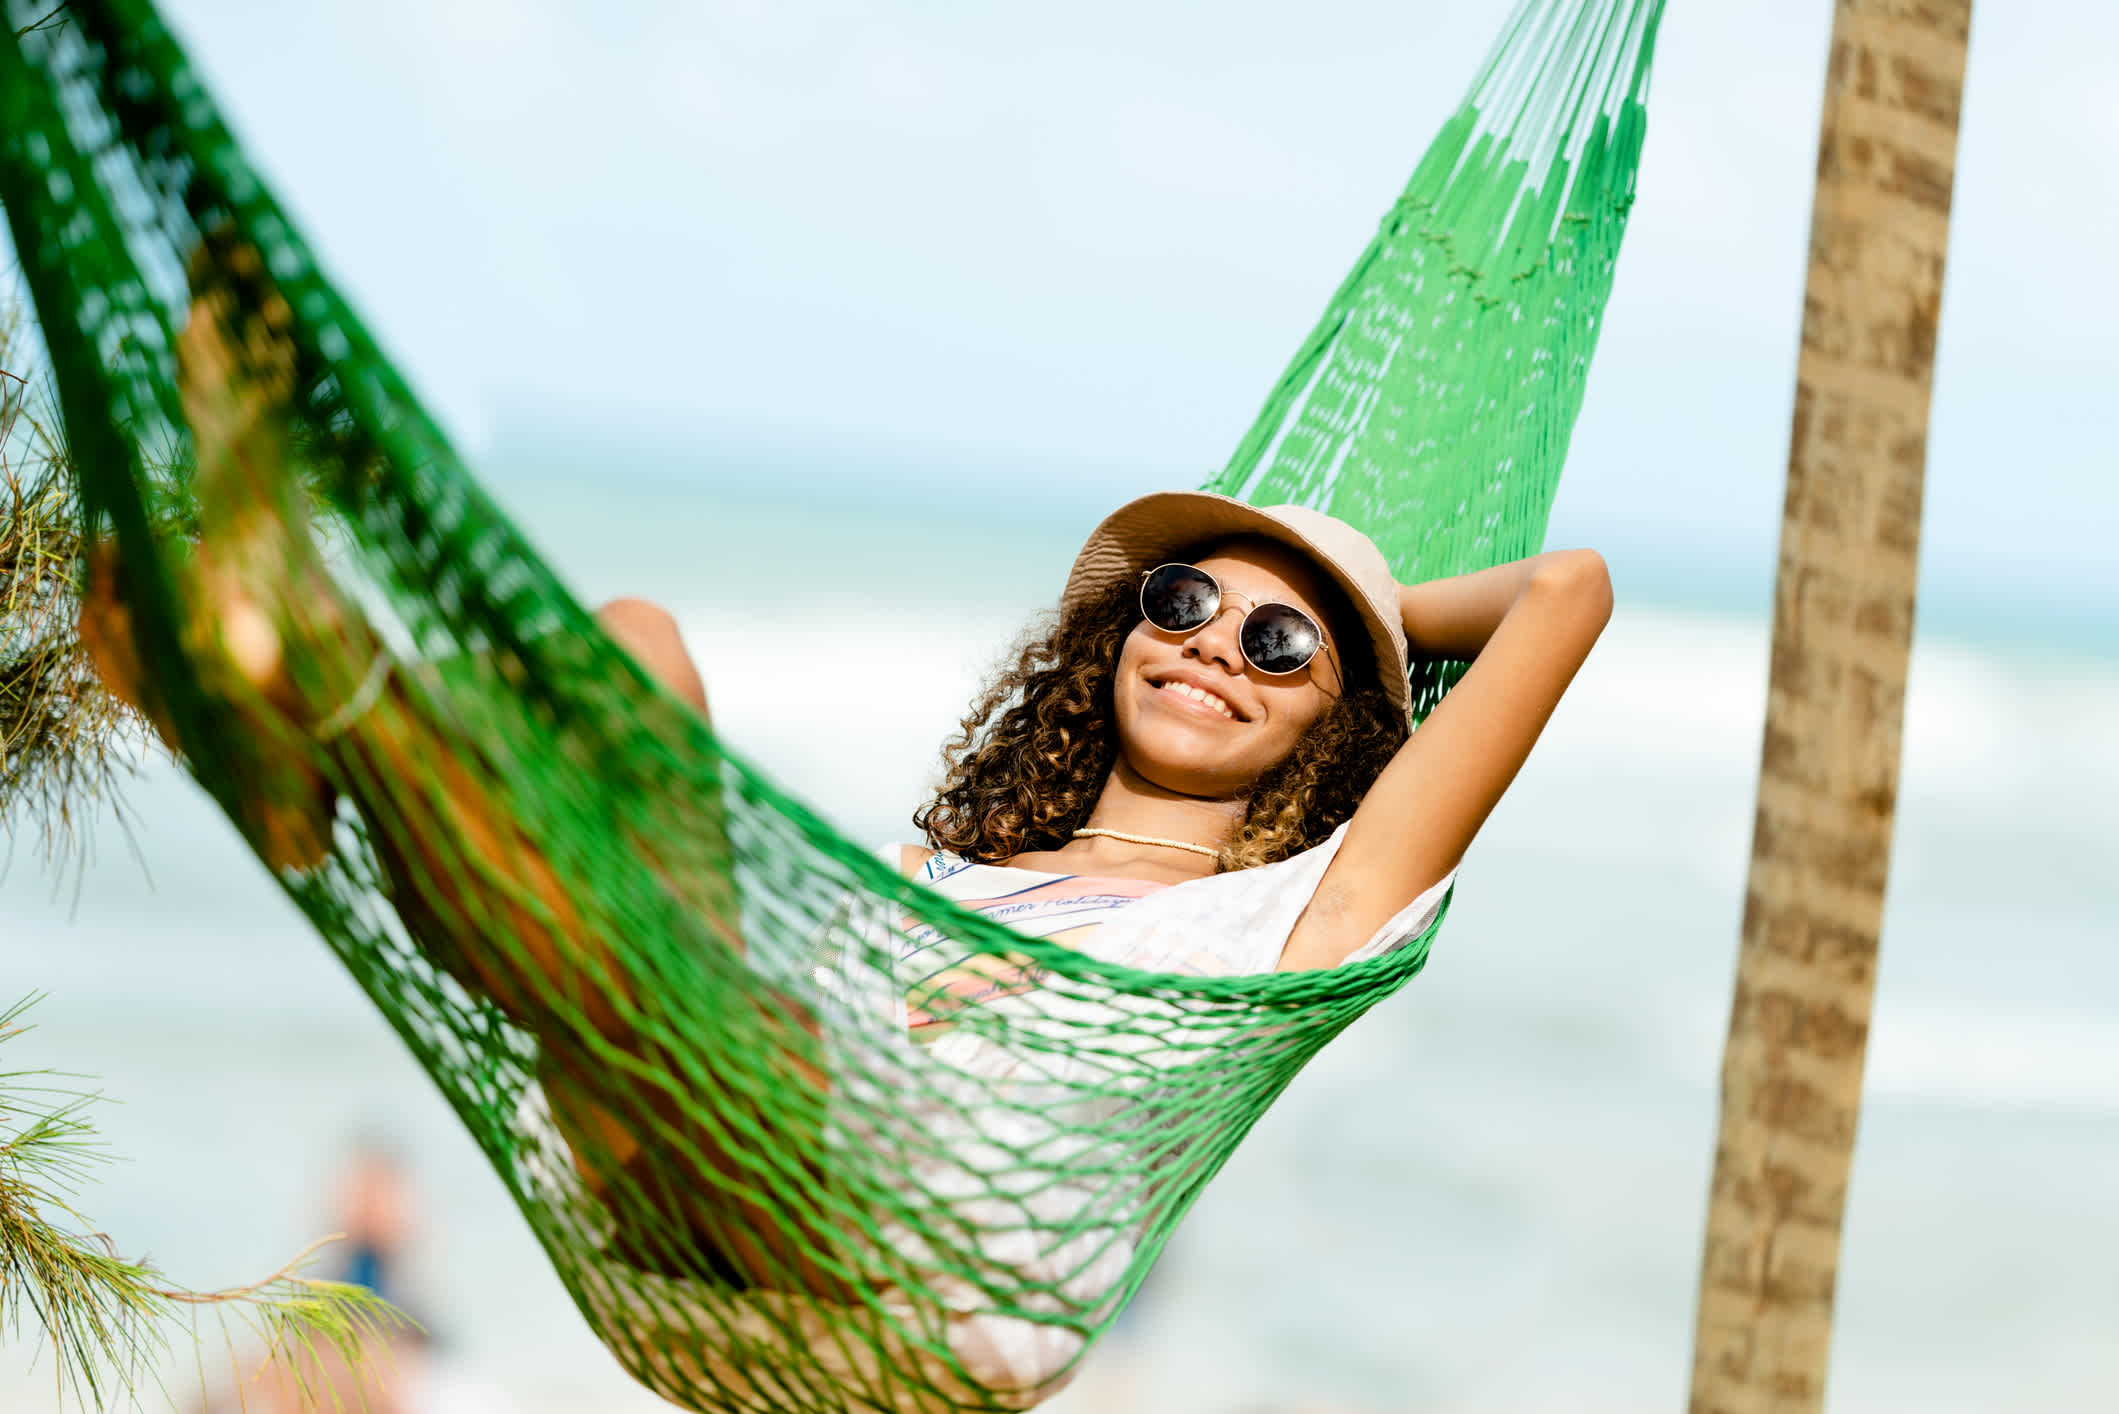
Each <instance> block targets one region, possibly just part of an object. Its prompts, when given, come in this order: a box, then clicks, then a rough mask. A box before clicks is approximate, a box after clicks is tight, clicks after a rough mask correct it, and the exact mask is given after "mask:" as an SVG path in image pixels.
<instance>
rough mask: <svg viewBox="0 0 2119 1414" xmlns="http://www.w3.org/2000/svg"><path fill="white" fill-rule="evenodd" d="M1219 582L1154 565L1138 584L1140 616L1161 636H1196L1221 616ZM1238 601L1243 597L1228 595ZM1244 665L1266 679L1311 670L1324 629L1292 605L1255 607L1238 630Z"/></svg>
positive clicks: (1183, 568)
mask: <svg viewBox="0 0 2119 1414" xmlns="http://www.w3.org/2000/svg"><path fill="white" fill-rule="evenodd" d="M1224 597H1225V596H1224V595H1223V593H1222V588H1221V583H1220V581H1218V580H1216V579H1215V578H1214V576H1213V575H1211V574H1208V573H1207V572H1206V571H1205V570H1203V569H1201V568H1200V567H1199V566H1198V565H1184V564H1168V565H1157V566H1156V567H1155V568H1154V569H1152V570H1149V571H1147V572H1146V573H1145V574H1143V575H1142V576H1141V579H1140V612H1141V616H1142V617H1143V618H1145V619H1147V621H1148V622H1149V623H1151V624H1153V625H1155V627H1157V628H1159V629H1161V630H1162V631H1163V632H1164V633H1195V632H1197V631H1198V630H1200V629H1202V628H1205V627H1206V626H1207V625H1208V624H1210V623H1212V622H1214V620H1215V619H1216V618H1217V617H1219V616H1220V614H1221V601H1222V599H1223V598H1224ZM1226 597H1231V598H1237V599H1241V598H1243V597H1244V596H1242V595H1240V594H1238V595H1231V596H1226ZM1236 646H1237V647H1238V648H1239V649H1241V650H1242V651H1243V660H1244V661H1245V662H1246V663H1249V664H1250V665H1251V666H1252V667H1254V668H1256V669H1257V670H1258V671H1259V672H1261V673H1264V674H1265V675H1266V676H1267V677H1272V678H1283V677H1286V676H1287V675H1288V674H1290V673H1299V672H1301V671H1302V670H1303V669H1304V668H1306V667H1308V666H1309V665H1310V660H1311V659H1312V658H1315V657H1316V656H1317V650H1318V649H1320V648H1324V647H1325V642H1324V630H1323V628H1321V627H1319V625H1318V623H1317V620H1315V619H1313V618H1311V617H1310V616H1309V615H1308V614H1305V613H1304V612H1302V610H1300V609H1298V608H1296V607H1295V606H1294V605H1293V604H1282V603H1278V602H1275V601H1272V600H1268V601H1267V602H1265V603H1263V604H1257V603H1253V604H1252V605H1251V612H1249V613H1248V614H1245V615H1244V616H1243V623H1242V624H1241V625H1240V626H1239V627H1238V628H1237V631H1236Z"/></svg>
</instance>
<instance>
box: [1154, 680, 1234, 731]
mask: <svg viewBox="0 0 2119 1414" xmlns="http://www.w3.org/2000/svg"><path fill="white" fill-rule="evenodd" d="M1162 690H1163V691H1164V692H1174V693H1176V694H1177V695H1178V696H1179V697H1189V698H1191V699H1192V700H1193V701H1194V702H1204V703H1206V704H1207V705H1208V706H1209V707H1212V708H1213V709H1214V710H1215V711H1217V712H1219V713H1221V715H1222V716H1224V717H1227V718H1228V719H1229V720H1230V721H1234V720H1236V714H1235V713H1234V712H1233V711H1231V710H1230V709H1229V704H1228V703H1226V702H1224V701H1222V700H1221V699H1220V698H1219V697H1216V696H1215V695H1214V694H1213V693H1211V692H1208V691H1206V690H1205V689H1204V688H1197V687H1192V686H1190V685H1188V684H1186V683H1181V682H1166V683H1163V684H1162Z"/></svg>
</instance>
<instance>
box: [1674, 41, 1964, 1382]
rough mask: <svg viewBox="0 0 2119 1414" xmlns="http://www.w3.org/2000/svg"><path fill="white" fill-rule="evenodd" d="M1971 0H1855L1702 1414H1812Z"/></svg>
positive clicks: (1818, 208)
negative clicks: (1766, 1413) (1796, 1413)
mask: <svg viewBox="0 0 2119 1414" xmlns="http://www.w3.org/2000/svg"><path fill="white" fill-rule="evenodd" d="M1971 10H1972V6H1971V0H1838V5H1837V10H1836V13H1835V15H1834V17H1833V24H1832V50H1831V59H1830V64H1829V67H1828V70H1827V75H1826V81H1825V103H1824V118H1823V124H1822V132H1821V135H1820V137H1819V142H1818V161H1817V195H1816V199H1815V204H1814V206H1813V208H1812V212H1811V225H1810V272H1809V279H1808V284H1807V285H1806V287H1805V290H1804V305H1803V336H1802V353H1801V357H1800V360H1799V362H1798V364H1797V368H1796V390H1795V422H1794V429H1793V433H1792V435H1791V438H1790V445H1789V453H1788V491H1787V498H1786V500H1785V502H1784V503H1783V505H1782V511H1781V550H1780V573H1779V579H1778V582H1777V584H1776V586H1775V591H1774V613H1773V657H1772V675H1771V681H1770V686H1769V688H1768V698H1767V709H1766V735H1765V746H1764V751H1763V753H1762V760H1761V763H1760V769H1759V790H1758V814H1757V817H1756V820H1755V822H1754V825H1753V834H1752V844H1751V877H1750V884H1749V892H1748V895H1747V897H1746V899H1745V906H1744V923H1743V942H1742V948H1741V951H1740V953H1739V957H1738V962H1737V979H1736V996H1735V1001H1734V1003H1733V1005H1732V1007H1731V1010H1730V1017H1729V1040H1728V1048H1727V1050H1726V1052H1725V1054H1724V1058H1723V1067H1722V1114H1721V1131H1720V1135H1719V1137H1718V1139H1717V1142H1716V1150H1715V1166H1714V1187H1713V1190H1712V1194H1711V1197H1710V1202H1709V1207H1708V1217H1707V1241H1706V1250H1705V1254H1704V1258H1703V1260H1702V1263H1701V1272H1700V1301H1699V1315H1698V1327H1697V1329H1696V1332H1695V1335H1694V1349H1693V1367H1692V1405H1691V1407H1692V1410H1693V1414H1762V1412H1763V1411H1769V1410H1770V1411H1774V1414H1782V1412H1783V1411H1797V1410H1817V1409H1820V1408H1821V1407H1822V1405H1823V1403H1824V1388H1825V1365H1826V1359H1827V1356H1828V1354H1829V1348H1830V1344H1831V1334H1832V1301H1833V1290H1834V1285H1835V1283H1836V1281H1837V1278H1838V1269H1839V1241H1840V1237H1839V1234H1840V1218H1841V1213H1842V1211H1843V1209H1844V1208H1845V1204H1846V1192H1847V1175H1848V1171H1849V1169H1850V1168H1851V1167H1852V1163H1853V1157H1854V1134H1855V1127H1856V1122H1857V1120H1858V1119H1859V1117H1860V1111H1861V1081H1862V1061H1863V1056H1864V1053H1865V1051H1866V1049H1867V1045H1868V1038H1869V1013H1870V1003H1871V1000H1872V998H1873V995H1874V989H1875V981H1876V956H1877V933H1878V929H1879V927H1880V926H1881V923H1882V919H1883V904H1884V883H1885V879H1886V876H1887V874H1888V872H1889V867H1890V859H1891V828H1892V821H1893V815H1894V811H1895V809H1896V805H1897V799H1898V757H1899V729H1900V723H1901V719H1902V717H1903V711H1904V705H1905V686H1906V663H1907V657H1908V652H1909V649H1910V647H1911V644H1912V636H1913V602H1914V587H1915V578H1916V575H1917V571H1918V569H1919V549H1920V508H1921V482H1922V475H1923V471H1924V467H1925V463H1926V459H1927V431H1928V395H1929V387H1930V384H1931V382H1932V375H1933V371H1934V364H1935V326H1936V318H1937V314H1938V313H1939V311H1940V309H1941V305H1942V280H1943V256H1944V251H1945V248H1946V246H1947V243H1948V237H1949V228H1950V189H1951V186H1952V183H1953V180H1954V177H1955V172H1956V151H1957V115H1958V104H1959V98H1960V95H1961V93H1962V89H1963V84H1964V62H1965V43H1966V38H1967V32H1968V30H1969V28H1970V25H1971Z"/></svg>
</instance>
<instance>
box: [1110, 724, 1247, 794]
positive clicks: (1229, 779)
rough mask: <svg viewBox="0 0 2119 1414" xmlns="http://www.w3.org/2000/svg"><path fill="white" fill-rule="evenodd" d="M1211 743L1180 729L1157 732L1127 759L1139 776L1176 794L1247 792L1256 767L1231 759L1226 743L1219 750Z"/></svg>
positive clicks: (1132, 749)
mask: <svg viewBox="0 0 2119 1414" xmlns="http://www.w3.org/2000/svg"><path fill="white" fill-rule="evenodd" d="M1212 745H1214V743H1205V742H1199V741H1196V740H1194V741H1187V740H1184V739H1183V736H1182V734H1179V733H1171V734H1169V735H1168V736H1162V735H1161V734H1158V739H1156V740H1153V741H1142V742H1139V743H1135V744H1134V746H1133V747H1132V748H1131V749H1129V750H1128V751H1127V752H1126V760H1127V762H1128V764H1130V765H1131V766H1132V767H1133V770H1134V773H1135V774H1136V775H1138V776H1140V778H1141V779H1143V780H1145V781H1147V782H1149V783H1150V784H1151V785H1155V786H1159V787H1161V788H1162V789H1164V790H1166V791H1170V792H1172V793H1173V794H1176V795H1189V796H1196V797H1198V798H1200V799H1202V800H1234V799H1236V798H1237V797H1239V796H1242V795H1247V794H1249V793H1250V787H1251V782H1252V781H1254V780H1256V779H1257V776H1258V772H1257V771H1256V769H1254V768H1251V767H1249V766H1248V765H1247V764H1246V763H1243V762H1239V761H1234V760H1231V759H1230V758H1229V753H1228V751H1227V750H1226V744H1223V745H1224V749H1223V750H1220V751H1214V750H1211V749H1207V748H1210V747H1211V746H1212Z"/></svg>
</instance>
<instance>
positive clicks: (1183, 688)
mask: <svg viewBox="0 0 2119 1414" xmlns="http://www.w3.org/2000/svg"><path fill="white" fill-rule="evenodd" d="M1148 685H1149V686H1150V687H1152V688H1154V689H1156V690H1157V692H1158V693H1160V694H1161V696H1162V697H1163V699H1164V700H1165V701H1166V703H1167V705H1169V706H1170V707H1172V708H1174V709H1175V710H1177V711H1180V712H1189V713H1196V714H1199V715H1203V716H1211V717H1221V718H1224V719H1226V720H1228V721H1232V722H1242V721H1247V720H1249V719H1248V718H1247V717H1246V716H1245V715H1244V714H1243V713H1242V712H1239V711H1237V710H1236V707H1235V705H1234V704H1233V703H1231V702H1230V701H1229V699H1228V698H1226V697H1224V696H1222V695H1221V694H1220V693H1219V692H1216V691H1215V690H1214V689H1213V688H1210V687H1208V686H1207V685H1206V684H1204V683H1202V682H1200V681H1198V680H1197V679H1196V678H1194V677H1192V676H1191V675H1189V674H1185V673H1171V674H1169V675H1167V676H1163V677H1155V678H1150V679H1149V680H1148Z"/></svg>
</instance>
